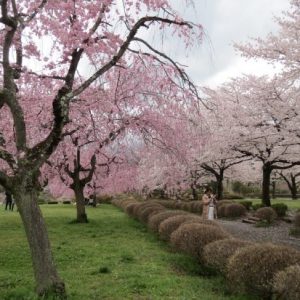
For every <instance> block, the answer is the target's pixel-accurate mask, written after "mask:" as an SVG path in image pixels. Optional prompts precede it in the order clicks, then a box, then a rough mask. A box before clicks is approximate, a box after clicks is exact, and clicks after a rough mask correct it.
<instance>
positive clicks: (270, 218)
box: [255, 207, 277, 224]
mask: <svg viewBox="0 0 300 300" xmlns="http://www.w3.org/2000/svg"><path fill="white" fill-rule="evenodd" d="M255 217H257V218H260V219H261V220H264V221H266V222H268V223H269V224H271V223H273V222H274V220H275V219H276V218H277V214H276V211H275V210H274V209H273V208H272V207H262V208H259V209H258V210H257V211H256V212H255Z"/></svg>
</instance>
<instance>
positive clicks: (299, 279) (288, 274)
mask: <svg viewBox="0 0 300 300" xmlns="http://www.w3.org/2000/svg"><path fill="white" fill-rule="evenodd" d="M273 293H274V295H275V299H277V300H295V299H300V265H294V266H289V267H287V268H286V269H284V270H283V271H280V272H278V273H277V274H276V275H275V277H274V280H273Z"/></svg>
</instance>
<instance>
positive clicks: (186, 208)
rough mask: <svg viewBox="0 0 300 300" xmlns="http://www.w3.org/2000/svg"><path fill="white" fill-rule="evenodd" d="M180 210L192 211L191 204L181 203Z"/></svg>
mask: <svg viewBox="0 0 300 300" xmlns="http://www.w3.org/2000/svg"><path fill="white" fill-rule="evenodd" d="M179 209H182V210H185V211H190V203H189V202H181V203H180V204H179Z"/></svg>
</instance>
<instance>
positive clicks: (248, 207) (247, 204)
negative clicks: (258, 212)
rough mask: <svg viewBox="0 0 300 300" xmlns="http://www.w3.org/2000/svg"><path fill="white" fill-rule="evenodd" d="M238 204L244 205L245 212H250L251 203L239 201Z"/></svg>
mask: <svg viewBox="0 0 300 300" xmlns="http://www.w3.org/2000/svg"><path fill="white" fill-rule="evenodd" d="M238 203H239V204H242V205H244V206H245V207H246V209H247V210H250V209H251V207H252V201H246V200H244V201H239V202H238Z"/></svg>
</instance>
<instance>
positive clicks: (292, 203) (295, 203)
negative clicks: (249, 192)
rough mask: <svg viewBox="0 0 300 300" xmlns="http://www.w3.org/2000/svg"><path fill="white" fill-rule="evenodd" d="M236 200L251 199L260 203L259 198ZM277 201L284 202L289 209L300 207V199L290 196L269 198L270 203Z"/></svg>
mask: <svg viewBox="0 0 300 300" xmlns="http://www.w3.org/2000/svg"><path fill="white" fill-rule="evenodd" d="M235 201H237V202H239V201H252V204H257V203H261V199H256V198H255V199H253V198H245V199H243V200H235ZM277 203H284V204H286V205H287V206H288V208H289V209H290V210H298V209H300V199H299V200H292V199H290V198H276V199H271V204H277Z"/></svg>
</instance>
